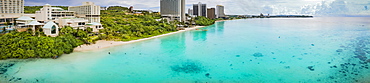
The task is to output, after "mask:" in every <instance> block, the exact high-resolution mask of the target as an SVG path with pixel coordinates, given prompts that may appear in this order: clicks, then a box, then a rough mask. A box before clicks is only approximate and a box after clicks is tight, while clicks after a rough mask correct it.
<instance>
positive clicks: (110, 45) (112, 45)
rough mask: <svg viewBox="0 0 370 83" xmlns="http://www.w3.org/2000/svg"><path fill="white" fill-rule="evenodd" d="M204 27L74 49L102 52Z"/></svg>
mask: <svg viewBox="0 0 370 83" xmlns="http://www.w3.org/2000/svg"><path fill="white" fill-rule="evenodd" d="M203 27H206V26H194V27H190V28H185V30H179V31H176V32H171V33H166V34H162V35H157V36H153V37H149V38H142V39H138V40H131V41H107V40H98V41H96V43H95V44H91V45H87V44H83V45H80V46H78V47H76V48H74V49H73V52H84V51H92V50H100V49H104V48H109V47H114V46H120V45H124V44H129V43H135V42H140V41H145V40H150V39H155V38H159V37H164V36H168V35H172V34H176V33H181V32H185V31H190V30H195V29H198V28H203Z"/></svg>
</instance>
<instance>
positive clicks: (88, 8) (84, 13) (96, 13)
mask: <svg viewBox="0 0 370 83" xmlns="http://www.w3.org/2000/svg"><path fill="white" fill-rule="evenodd" d="M68 10H69V11H74V12H75V15H76V17H78V18H84V19H86V20H89V23H93V22H97V23H100V6H98V5H95V4H94V3H93V2H83V3H82V6H70V7H68Z"/></svg>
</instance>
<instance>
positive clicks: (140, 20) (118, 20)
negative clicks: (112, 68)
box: [99, 10, 177, 41]
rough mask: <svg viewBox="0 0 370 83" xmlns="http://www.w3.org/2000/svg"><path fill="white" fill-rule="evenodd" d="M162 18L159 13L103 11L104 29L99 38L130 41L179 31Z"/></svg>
mask: <svg viewBox="0 0 370 83" xmlns="http://www.w3.org/2000/svg"><path fill="white" fill-rule="evenodd" d="M160 18H161V17H160V15H159V14H158V13H152V14H145V15H133V14H128V13H127V12H126V11H116V10H106V11H102V12H101V23H102V24H103V27H104V29H103V30H100V35H99V37H100V38H101V39H107V40H119V41H129V40H136V39H140V38H147V37H152V36H156V35H160V34H164V33H169V32H173V31H177V29H176V26H175V24H170V23H168V22H167V21H166V20H161V19H160ZM158 20H160V21H158Z"/></svg>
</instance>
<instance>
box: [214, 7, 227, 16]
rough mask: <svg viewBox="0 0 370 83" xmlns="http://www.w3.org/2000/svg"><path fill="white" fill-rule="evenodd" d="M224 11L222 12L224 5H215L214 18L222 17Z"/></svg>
mask: <svg viewBox="0 0 370 83" xmlns="http://www.w3.org/2000/svg"><path fill="white" fill-rule="evenodd" d="M225 16H226V15H225V12H224V6H222V5H217V6H216V18H222V17H225Z"/></svg>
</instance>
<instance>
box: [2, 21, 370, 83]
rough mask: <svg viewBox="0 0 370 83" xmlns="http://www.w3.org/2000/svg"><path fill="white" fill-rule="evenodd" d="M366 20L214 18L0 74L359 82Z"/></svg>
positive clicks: (137, 80) (98, 79)
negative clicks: (173, 31) (184, 28)
mask: <svg viewBox="0 0 370 83" xmlns="http://www.w3.org/2000/svg"><path fill="white" fill-rule="evenodd" d="M369 19H370V18H369V17H330V18H325V17H319V18H273V19H242V20H231V21H225V22H217V23H216V24H214V25H211V26H208V27H205V28H202V29H207V30H208V31H197V30H194V31H187V32H183V33H178V34H174V35H170V36H166V37H161V38H156V39H152V40H148V41H143V42H137V43H132V44H127V45H122V46H116V47H112V48H107V49H102V50H97V51H89V52H76V53H72V54H68V55H64V56H62V57H61V58H59V59H56V60H53V59H28V60H3V61H0V62H1V63H2V69H6V70H7V71H6V72H5V73H4V74H2V75H0V76H1V77H2V78H3V81H6V82H8V81H9V80H10V81H11V82H41V83H54V82H56V83H65V82H74V83H91V82H92V83H112V82H113V83H128V82H134V83H146V82H169V83H173V82H176V83H177V82H179V83H191V82H201V83H205V82H211V83H221V82H224V83H230V82H242V83H283V82H287V83H297V82H303V83H313V82H314V83H334V82H340V83H353V82H360V83H367V82H370V79H369V78H370V70H369V69H368V67H369V64H370V58H367V57H370V55H369V54H370V45H369V44H370V21H369ZM108 52H110V53H111V54H108ZM9 64H14V65H9ZM0 73H1V72H0ZM19 78H21V79H19Z"/></svg>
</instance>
